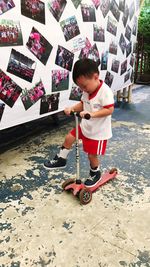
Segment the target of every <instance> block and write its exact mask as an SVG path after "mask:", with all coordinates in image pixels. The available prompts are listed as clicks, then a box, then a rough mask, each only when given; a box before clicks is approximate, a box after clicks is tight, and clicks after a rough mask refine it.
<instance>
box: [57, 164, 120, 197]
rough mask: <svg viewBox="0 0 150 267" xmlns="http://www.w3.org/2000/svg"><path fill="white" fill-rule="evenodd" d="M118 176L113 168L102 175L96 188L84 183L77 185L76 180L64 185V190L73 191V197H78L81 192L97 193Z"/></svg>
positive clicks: (66, 182)
mask: <svg viewBox="0 0 150 267" xmlns="http://www.w3.org/2000/svg"><path fill="white" fill-rule="evenodd" d="M116 175H117V169H116V168H113V169H111V170H110V171H107V172H105V173H103V174H102V177H101V180H100V181H99V182H98V183H97V184H96V185H94V186H91V187H86V186H85V185H84V184H83V183H77V182H76V181H75V180H74V179H68V180H67V181H65V182H64V183H63V185H62V187H63V189H64V190H66V191H69V190H71V191H72V193H73V195H74V196H76V195H77V193H79V192H80V191H81V190H86V192H87V191H89V192H91V193H92V192H94V191H96V190H97V189H98V188H99V187H100V186H102V185H104V184H106V183H107V182H108V181H110V180H112V179H114V178H115V177H116Z"/></svg>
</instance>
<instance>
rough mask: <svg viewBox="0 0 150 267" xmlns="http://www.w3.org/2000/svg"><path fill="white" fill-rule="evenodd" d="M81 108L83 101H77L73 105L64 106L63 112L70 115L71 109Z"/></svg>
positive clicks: (77, 109)
mask: <svg viewBox="0 0 150 267" xmlns="http://www.w3.org/2000/svg"><path fill="white" fill-rule="evenodd" d="M82 110H83V102H82V101H80V102H79V103H77V104H76V105H73V106H72V107H68V108H65V109H64V112H65V114H66V115H70V112H71V111H73V112H80V111H82ZM86 113H87V112H86Z"/></svg>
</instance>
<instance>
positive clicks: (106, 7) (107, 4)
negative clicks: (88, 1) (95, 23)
mask: <svg viewBox="0 0 150 267" xmlns="http://www.w3.org/2000/svg"><path fill="white" fill-rule="evenodd" d="M100 9H101V11H102V14H103V17H104V18H105V17H106V16H107V14H108V12H109V10H110V0H103V1H102V2H101V6H100Z"/></svg>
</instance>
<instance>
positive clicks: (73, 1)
mask: <svg viewBox="0 0 150 267" xmlns="http://www.w3.org/2000/svg"><path fill="white" fill-rule="evenodd" d="M71 1H72V3H73V4H74V7H75V8H78V6H79V5H80V4H81V2H82V0H71Z"/></svg>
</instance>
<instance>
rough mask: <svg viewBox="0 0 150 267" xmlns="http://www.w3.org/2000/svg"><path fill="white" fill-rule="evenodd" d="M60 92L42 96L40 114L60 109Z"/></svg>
mask: <svg viewBox="0 0 150 267" xmlns="http://www.w3.org/2000/svg"><path fill="white" fill-rule="evenodd" d="M59 97H60V93H56V94H51V95H45V96H43V97H42V98H41V105H40V115H42V114H45V113H48V112H52V111H55V110H58V107H59Z"/></svg>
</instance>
